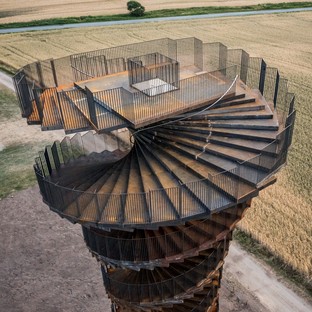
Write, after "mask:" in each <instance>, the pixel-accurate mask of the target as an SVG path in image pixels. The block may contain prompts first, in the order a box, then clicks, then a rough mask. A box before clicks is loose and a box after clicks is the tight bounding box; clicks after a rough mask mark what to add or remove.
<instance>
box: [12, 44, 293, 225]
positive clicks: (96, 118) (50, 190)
mask: <svg viewBox="0 0 312 312" xmlns="http://www.w3.org/2000/svg"><path fill="white" fill-rule="evenodd" d="M156 52H157V53H160V54H163V55H166V56H167V57H169V58H171V59H177V60H178V61H179V62H180V64H181V66H195V67H197V68H198V69H199V70H203V71H210V73H203V74H201V75H198V76H195V77H192V78H190V79H186V80H181V81H180V89H179V90H176V91H174V92H168V93H166V94H162V95H161V96H155V97H153V96H149V95H147V93H148V91H146V90H145V92H138V93H134V94H132V93H130V92H129V91H127V90H125V89H120V88H119V89H118V88H117V89H112V90H106V91H100V92H97V93H92V92H91V91H89V92H88V91H87V93H86V94H83V93H82V92H78V91H75V92H72V91H63V92H62V93H58V92H56V87H57V86H59V85H68V84H71V83H73V82H74V81H75V80H76V79H77V78H78V79H84V78H87V76H88V75H89V76H90V75H91V76H97V75H103V74H108V73H111V72H116V71H121V70H125V69H126V68H125V66H126V65H124V64H126V61H125V60H126V59H127V58H129V57H137V56H140V55H143V54H150V53H156ZM190 55H191V56H192V57H191V58H190ZM73 60H75V61H73ZM116 60H118V61H116ZM109 62H111V65H109ZM104 63H105V66H106V67H105V68H104V69H105V71H104V69H103V70H102V69H100V68H99V66H104V65H103V64H104ZM79 64H80V65H79ZM78 67H79V70H78V72H77V70H76V69H77V68H78ZM75 68H76V69H75ZM109 68H111V69H109ZM222 68H226V69H222ZM212 70H215V71H214V72H211V71H212ZM92 71H93V72H92ZM83 74H84V75H85V76H81V75H83ZM236 74H238V75H239V77H240V79H241V80H242V81H243V82H245V83H246V84H247V85H248V86H249V87H251V88H255V89H259V90H260V91H261V92H262V94H263V95H264V96H265V97H267V100H268V101H270V102H272V109H273V108H274V109H275V110H276V111H277V116H278V118H279V122H280V125H281V127H280V129H281V131H280V134H279V135H278V137H277V138H276V139H275V140H274V141H273V142H271V143H270V144H268V146H267V147H266V148H265V149H263V150H262V151H261V153H259V155H257V156H256V157H254V158H253V159H250V160H247V161H245V162H243V163H238V164H237V166H236V167H234V168H232V169H230V170H227V171H225V172H221V173H219V174H218V175H215V176H210V177H208V178H207V179H205V180H201V181H196V182H190V183H186V184H184V185H181V187H178V188H170V189H163V190H154V191H151V192H148V193H139V194H87V193H86V194H83V193H82V192H79V191H76V190H70V189H66V188H64V187H63V186H61V185H57V184H54V183H53V182H52V181H50V180H49V178H48V177H49V174H51V172H52V171H51V169H50V168H51V167H52V164H53V163H58V160H59V159H62V158H64V157H65V156H64V154H66V153H65V151H64V149H62V148H61V149H54V151H55V153H54V154H51V153H50V154H49V153H42V154H41V157H39V158H38V159H37V160H36V166H35V167H36V175H37V178H38V181H39V184H41V187H40V189H41V191H42V194H43V196H44V199H45V200H46V201H50V203H51V205H52V206H53V207H54V209H56V210H57V211H59V212H61V213H63V214H64V215H66V214H68V215H69V216H70V215H71V214H70V213H69V212H68V211H66V209H65V207H66V205H70V204H71V205H72V206H77V207H76V208H73V211H76V215H75V216H74V218H76V219H79V218H80V217H79V215H80V214H81V211H79V208H78V205H79V200H86V201H87V202H90V204H91V203H92V204H93V205H95V206H96V209H97V210H98V211H100V210H99V208H98V206H100V204H99V203H102V204H105V206H107V207H111V208H110V209H114V211H115V210H116V211H115V212H116V216H117V219H116V220H111V221H109V220H108V218H109V216H105V215H104V214H100V213H99V214H98V216H97V218H95V216H94V213H93V214H90V215H87V216H85V218H86V220H89V221H92V220H93V221H94V220H95V219H96V221H97V222H100V223H101V222H103V223H106V222H108V223H110V222H114V223H115V222H117V223H118V224H124V223H127V222H128V223H130V224H135V223H142V222H143V223H144V222H153V221H155V222H162V221H167V220H169V219H174V218H177V217H178V218H182V219H183V218H186V217H189V216H190V215H191V213H198V211H197V212H196V211H195V210H194V211H193V212H190V211H189V212H187V209H186V207H187V202H186V201H185V200H184V194H185V193H183V192H182V191H181V188H184V189H187V190H191V191H192V192H193V194H197V195H196V197H197V198H200V199H201V201H202V202H203V203H204V204H205V205H206V207H207V211H216V210H219V209H221V208H222V205H223V204H224V201H223V200H222V198H221V196H220V190H222V191H223V192H224V194H226V196H229V197H230V198H231V199H232V200H233V202H236V201H237V200H238V199H239V198H241V197H242V196H243V195H244V194H243V188H241V182H240V181H244V180H246V179H247V180H248V181H250V182H252V183H253V184H254V185H255V187H256V185H257V184H259V183H261V182H262V181H263V180H264V179H265V178H266V177H268V176H270V175H271V174H272V173H274V172H275V171H276V170H277V169H278V168H279V167H280V166H281V165H282V164H283V163H284V162H285V161H286V156H287V151H288V147H289V145H290V142H291V139H292V132H293V126H294V117H295V113H294V97H293V94H291V93H289V92H288V88H287V80H286V79H283V78H281V77H280V76H279V73H278V70H277V69H275V68H270V67H267V66H266V64H265V62H264V61H263V60H262V59H261V58H253V57H250V56H249V55H248V54H247V53H246V52H245V51H244V50H238V49H232V50H231V49H228V48H227V47H226V46H224V45H222V44H220V43H211V44H204V43H202V42H201V41H200V40H198V39H195V38H187V39H179V40H171V39H162V40H155V41H150V42H144V43H141V44H134V45H126V46H122V47H117V48H110V49H105V50H98V51H93V52H88V53H81V54H77V55H74V56H71V57H65V58H61V59H57V60H47V61H44V62H35V63H33V64H30V65H26V66H25V67H24V68H23V69H22V70H20V71H19V72H18V73H17V74H16V75H15V76H14V78H13V80H14V84H15V87H16V91H17V95H18V98H19V101H20V104H21V110H22V114H23V116H26V117H27V116H29V115H30V114H31V112H32V109H33V101H34V100H35V101H36V104H37V109H38V111H39V116H40V120H41V122H42V123H43V122H44V120H43V114H42V111H43V108H44V106H45V105H50V106H51V107H53V112H54V113H52V114H51V115H50V116H47V118H46V121H48V120H51V123H54V125H55V128H59V127H60V126H61V122H60V116H61V115H62V114H66V115H68V116H69V117H70V118H69V120H71V121H72V122H73V123H74V122H75V125H74V129H76V130H77V131H79V130H82V129H87V128H88V127H89V123H88V122H86V121H85V120H83V118H82V117H81V116H80V117H81V120H79V118H78V117H77V116H78V115H77V110H79V111H80V112H82V114H83V115H84V116H85V117H86V118H87V119H88V120H89V121H90V122H91V123H92V124H93V125H95V126H97V127H98V128H97V129H99V130H104V129H107V128H108V129H113V128H114V127H116V128H118V127H120V126H122V125H125V124H126V122H125V116H127V117H126V119H128V120H132V122H133V123H136V122H137V123H138V122H144V121H145V118H146V116H147V115H149V116H150V115H151V114H152V115H155V119H156V120H157V118H160V119H161V117H162V116H163V112H164V110H162V109H160V108H159V107H158V108H157V110H155V107H156V106H154V105H153V103H154V102H155V101H156V102H157V104H158V105H159V106H161V105H162V104H163V105H164V106H168V105H167V104H168V102H170V103H176V106H177V107H179V109H182V110H183V107H184V106H187V105H189V103H192V102H193V103H196V102H197V101H198V102H200V101H202V100H203V99H204V98H205V97H207V96H208V95H207V94H208V93H209V94H214V95H215V96H216V97H218V96H220V95H222V93H223V92H224V91H225V89H226V86H228V83H229V82H230V81H231V80H230V79H231V78H233V77H234V76H235V75H236ZM218 75H221V76H222V79H223V80H225V82H226V83H225V84H224V85H218V84H209V83H207V81H209V79H216V80H217V79H218V78H220V77H221V76H220V77H218ZM47 86H50V87H51V88H50V89H47ZM157 88H161V86H159V87H155V90H150V92H154V93H155V94H157V93H160V92H161V90H158V89H157ZM209 88H213V90H210V89H209ZM182 89H184V90H185V91H184V92H182V91H181V90H182ZM38 90H40V91H38ZM45 90H49V91H48V92H47V93H46V95H43V94H44V93H45V92H44V91H45ZM143 91H144V90H143ZM206 93H207V94H206ZM173 94H174V96H173ZM60 99H61V100H60ZM57 101H59V103H58V102H57ZM109 101H110V102H109ZM108 102H109V103H108ZM146 103H148V105H147V106H148V110H147V111H148V113H147V115H144V114H143V113H142V111H143V110H139V109H136V107H139V106H140V107H141V106H142V105H145V104H146ZM186 103H187V104H186ZM65 104H66V105H65ZM108 104H109V105H108ZM174 106H175V105H172V107H169V108H168V107H167V110H168V109H169V111H166V112H165V113H166V115H167V114H170V113H171V112H172V113H174V112H176V111H177V110H175V109H174ZM64 107H66V109H65V108H64ZM153 107H154V108H153ZM112 109H113V110H114V112H112ZM63 126H64V128H65V129H70V127H71V126H72V125H70V124H69V125H63ZM283 127H284V128H283ZM47 128H49V127H48V126H47ZM51 128H52V129H53V127H51ZM65 158H66V157H65ZM251 168H256V169H259V170H251ZM56 169H57V168H56ZM228 176H233V177H236V178H237V180H236V183H229V181H228V179H227V177H228ZM232 181H233V180H232ZM203 182H207V183H208V185H209V184H210V185H213V186H214V187H210V188H209V187H208V188H207V184H204V183H203ZM203 185H206V186H205V187H203ZM216 187H217V189H218V192H217V191H216ZM54 194H58V195H54ZM84 196H85V197H88V199H83V197H84ZM62 197H63V198H62ZM162 197H170V198H172V200H174V202H175V204H176V210H175V211H172V212H171V214H169V216H168V211H166V210H165V208H164V209H163V210H162V209H161V207H160V208H159V206H157V205H156V203H158V202H159V199H160V198H162ZM135 202H138V203H140V205H142V206H143V205H144V206H145V207H148V208H147V209H145V210H144V209H142V210H141V211H136V212H135V213H134V212H133V211H131V210H129V211H127V213H128V215H125V214H124V213H121V212H122V211H123V207H124V205H125V204H126V203H129V204H128V206H130V204H133V203H135ZM113 203H114V205H116V207H115V206H114V205H113ZM156 206H157V208H156ZM91 211H92V210H91Z"/></svg>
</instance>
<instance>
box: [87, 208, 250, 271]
mask: <svg viewBox="0 0 312 312" xmlns="http://www.w3.org/2000/svg"><path fill="white" fill-rule="evenodd" d="M247 207H248V206H247V205H246V204H240V205H237V206H235V207H232V208H228V209H226V210H223V211H221V212H220V213H217V214H213V215H211V217H210V218H208V219H205V220H194V221H188V222H187V223H186V224H185V225H184V226H170V227H162V228H159V229H158V230H155V231H153V230H136V231H134V232H125V231H118V230H111V231H110V232H107V231H101V230H98V229H96V228H90V229H89V228H87V227H84V226H83V227H82V229H83V235H84V239H85V242H86V244H87V246H88V248H89V249H90V251H91V252H92V253H93V254H94V255H95V256H96V257H97V258H98V259H99V260H101V261H103V262H104V263H110V264H112V265H117V266H122V267H127V268H134V269H141V268H149V269H153V268H154V267H155V266H168V263H170V262H181V261H183V260H184V258H186V257H189V256H190V255H192V254H197V253H198V252H200V251H202V250H205V249H207V248H212V247H214V246H215V244H216V241H220V240H223V239H230V238H231V231H232V229H233V228H234V226H235V225H236V223H237V222H238V221H239V220H240V219H241V218H242V215H243V213H244V211H245V209H246V208H247Z"/></svg>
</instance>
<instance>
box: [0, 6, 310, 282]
mask: <svg viewBox="0 0 312 312" xmlns="http://www.w3.org/2000/svg"><path fill="white" fill-rule="evenodd" d="M142 2H143V1H142ZM228 2H230V1H228ZM311 25H312V12H305V13H287V14H276V15H266V16H250V17H231V18H220V19H205V20H189V21H175V22H158V23H157V22H149V23H145V24H133V25H119V26H109V27H101V28H83V29H67V30H55V31H45V32H39V31H38V32H30V33H19V34H6V35H1V36H0V55H1V61H2V62H4V63H6V64H8V65H10V66H12V67H14V68H19V67H21V66H23V65H25V64H27V63H29V62H33V61H35V60H37V59H40V60H43V59H47V58H51V57H54V58H58V57H61V56H65V55H69V54H72V53H76V52H83V51H88V50H93V49H99V48H105V47H111V46H116V45H121V44H127V43H134V42H139V41H142V40H151V39H156V38H163V37H170V38H173V39H175V38H184V37H193V36H196V37H197V38H199V39H201V40H203V41H204V42H214V41H220V42H222V43H224V44H225V45H227V46H228V47H230V48H243V49H245V50H246V51H247V52H249V53H250V54H251V55H252V56H260V57H263V58H264V59H265V60H266V62H267V63H268V65H269V66H273V67H277V68H279V70H280V72H281V74H282V75H283V76H285V77H287V78H289V86H290V89H291V90H292V91H294V92H295V93H296V94H297V97H296V99H297V100H296V105H297V120H296V126H295V132H294V139H293V145H292V148H291V152H290V154H289V158H288V166H287V167H286V168H284V169H283V170H282V171H281V172H280V173H279V175H278V182H277V183H276V184H275V185H273V186H272V187H269V188H268V189H266V190H264V191H262V192H261V193H260V196H259V197H258V198H257V199H256V200H254V201H253V204H252V208H251V209H249V211H248V213H247V214H246V217H245V219H244V220H243V221H242V223H241V227H242V228H243V229H245V230H246V231H248V232H250V233H251V234H252V235H253V236H254V237H255V238H257V239H259V240H260V241H261V242H262V243H263V244H264V245H265V246H267V247H268V248H269V249H270V250H271V251H272V252H273V253H274V254H276V255H278V256H279V257H281V258H282V259H283V260H284V261H285V262H286V263H288V264H289V265H291V266H292V267H293V268H295V269H297V270H299V271H301V272H302V273H304V274H305V275H306V276H307V277H308V278H309V277H310V278H311V276H312V258H311V255H312V225H311V224H312V200H311V198H312V196H311V195H312V194H311V190H312V178H311V175H312V170H311V168H312V159H311V133H312V124H311V120H312V109H311V104H310V99H311V98H312V89H311V86H312V32H311V31H308V29H310V28H311Z"/></svg>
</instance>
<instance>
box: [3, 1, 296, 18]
mask: <svg viewBox="0 0 312 312" xmlns="http://www.w3.org/2000/svg"><path fill="white" fill-rule="evenodd" d="M300 1H301V0H283V1H281V0H270V1H269V2H270V3H279V2H300ZM139 2H140V3H141V4H142V5H143V6H145V9H146V11H151V10H160V9H175V8H191V7H201V6H244V5H252V4H262V3H267V2H268V1H267V0H224V1H218V0H206V1H194V0H193V1H189V0H172V1H166V0H159V1H150V0H141V1H139ZM126 3H127V1H124V0H110V1H108V0H106V1H103V0H85V1H73V0H37V1H28V0H12V1H6V0H0V8H1V11H0V24H2V23H11V22H26V21H31V20H38V19H47V18H56V17H69V16H86V15H109V14H123V13H128V11H127V9H126Z"/></svg>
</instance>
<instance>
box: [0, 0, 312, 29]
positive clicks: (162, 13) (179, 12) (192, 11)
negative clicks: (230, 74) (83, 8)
mask: <svg viewBox="0 0 312 312" xmlns="http://www.w3.org/2000/svg"><path fill="white" fill-rule="evenodd" d="M308 7H312V3H311V2H289V3H284V2H283V3H274V4H273V3H266V4H257V5H248V6H233V7H232V6H227V7H218V6H215V7H193V8H186V9H166V10H155V11H149V12H145V14H144V15H143V16H142V17H132V16H130V15H129V14H116V15H99V16H80V17H66V18H51V19H44V20H34V21H31V22H19V23H7V24H0V29H4V28H19V27H33V26H46V25H64V24H77V23H93V22H108V21H123V20H134V19H145V18H155V17H172V16H186V15H202V14H211V13H228V12H247V11H260V10H274V9H293V8H308Z"/></svg>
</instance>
